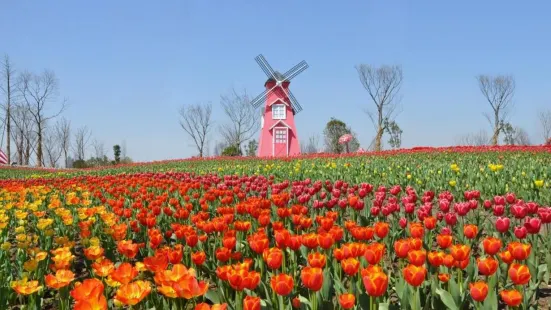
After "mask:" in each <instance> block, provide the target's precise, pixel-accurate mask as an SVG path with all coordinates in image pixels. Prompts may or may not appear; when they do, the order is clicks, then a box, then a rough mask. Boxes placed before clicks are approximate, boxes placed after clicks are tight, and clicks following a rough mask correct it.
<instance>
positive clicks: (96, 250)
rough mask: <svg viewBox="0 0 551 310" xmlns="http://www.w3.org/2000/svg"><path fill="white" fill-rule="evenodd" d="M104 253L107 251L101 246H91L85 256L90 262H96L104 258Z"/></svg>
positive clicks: (85, 250) (85, 251) (86, 250)
mask: <svg viewBox="0 0 551 310" xmlns="http://www.w3.org/2000/svg"><path fill="white" fill-rule="evenodd" d="M104 252H105V250H104V249H103V248H102V247H100V246H91V247H89V248H86V249H84V256H86V258H87V259H88V260H96V259H98V258H100V257H102V256H103V253H104Z"/></svg>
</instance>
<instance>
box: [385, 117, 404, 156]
mask: <svg viewBox="0 0 551 310" xmlns="http://www.w3.org/2000/svg"><path fill="white" fill-rule="evenodd" d="M385 122H386V123H385V126H384V127H385V129H386V132H387V133H388V135H389V136H390V137H389V138H388V144H390V147H392V148H393V149H399V148H400V146H401V145H402V132H403V131H402V129H401V128H400V126H398V124H397V123H396V122H395V121H388V120H386V121H385Z"/></svg>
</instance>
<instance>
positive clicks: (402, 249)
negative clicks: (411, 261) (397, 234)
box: [394, 239, 410, 258]
mask: <svg viewBox="0 0 551 310" xmlns="http://www.w3.org/2000/svg"><path fill="white" fill-rule="evenodd" d="M409 250H410V249H409V240H407V239H399V240H396V242H394V253H396V256H397V257H399V258H406V257H407V256H408V252H409Z"/></svg>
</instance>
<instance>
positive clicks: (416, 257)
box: [408, 250, 427, 266]
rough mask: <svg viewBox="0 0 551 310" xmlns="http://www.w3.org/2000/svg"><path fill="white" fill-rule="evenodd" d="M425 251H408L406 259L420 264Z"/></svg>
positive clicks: (423, 259)
mask: <svg viewBox="0 0 551 310" xmlns="http://www.w3.org/2000/svg"><path fill="white" fill-rule="evenodd" d="M426 258H427V252H426V251H425V250H415V251H410V252H409V253H408V261H409V263H410V264H413V265H415V266H421V265H423V264H424V263H425V260H426Z"/></svg>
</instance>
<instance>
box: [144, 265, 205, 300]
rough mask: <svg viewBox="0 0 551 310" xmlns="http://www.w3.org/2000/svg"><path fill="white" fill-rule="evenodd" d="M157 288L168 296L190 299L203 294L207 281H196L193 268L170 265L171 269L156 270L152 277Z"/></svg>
mask: <svg viewBox="0 0 551 310" xmlns="http://www.w3.org/2000/svg"><path fill="white" fill-rule="evenodd" d="M154 280H155V283H156V284H157V290H158V291H159V292H160V293H161V294H163V295H165V296H167V297H170V298H176V297H180V298H185V299H191V298H195V297H199V296H203V295H205V293H206V292H207V290H208V288H209V287H208V283H207V282H204V281H198V280H197V277H196V272H195V269H193V268H189V269H188V268H187V267H185V266H184V265H182V264H176V265H174V266H172V270H163V271H161V272H157V273H156V274H155V277H154Z"/></svg>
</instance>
